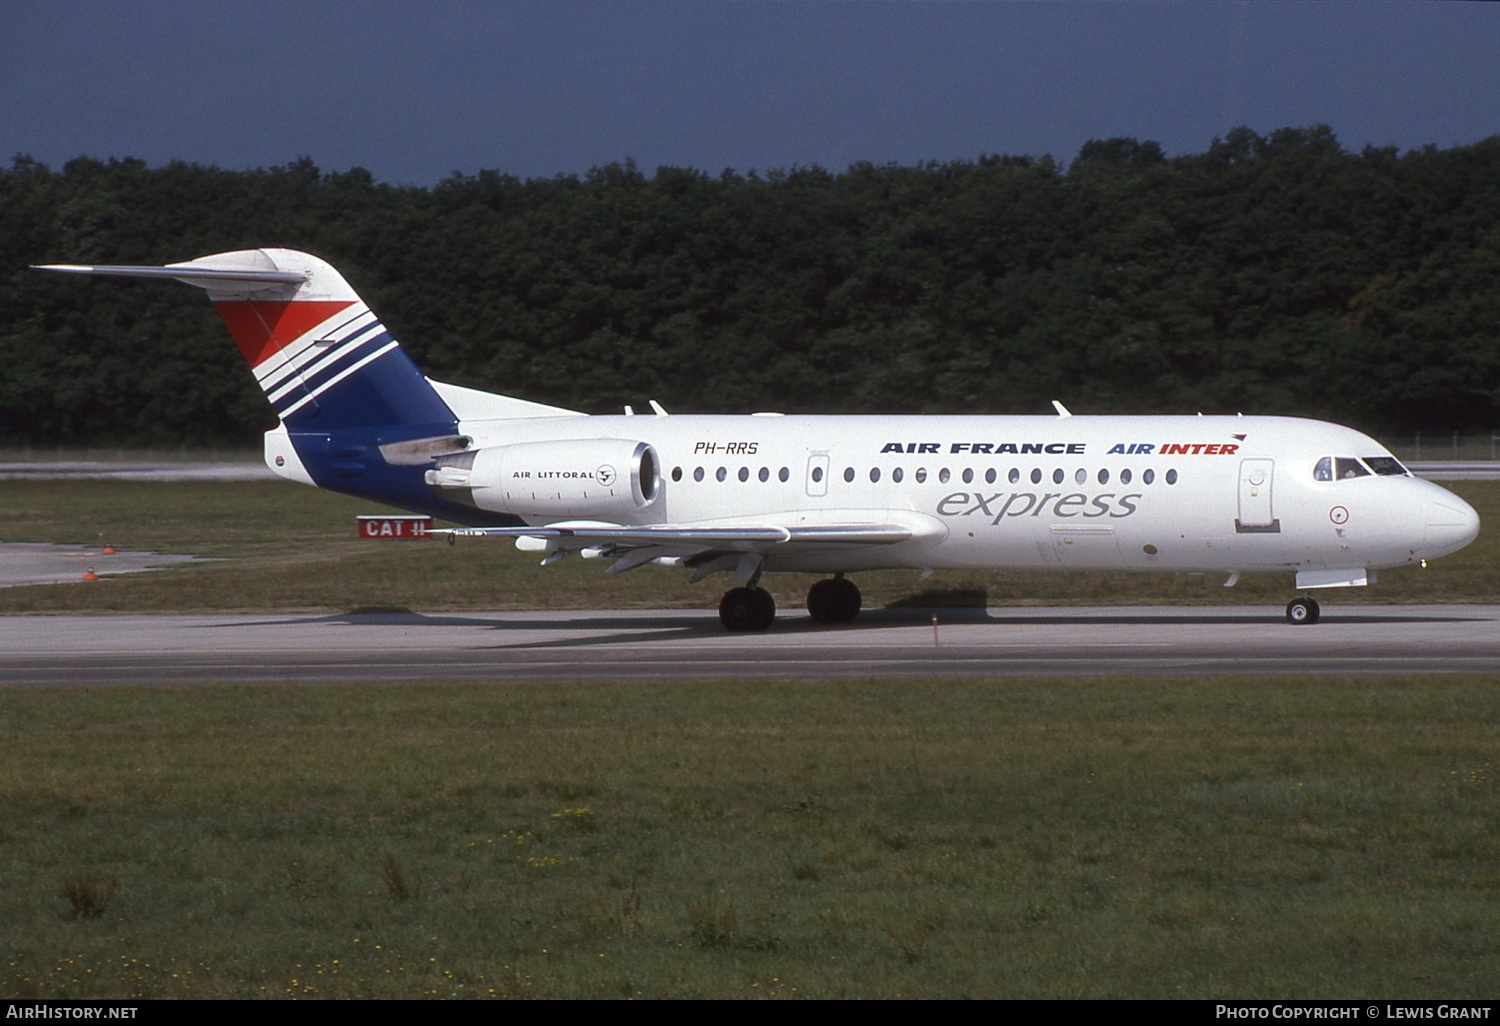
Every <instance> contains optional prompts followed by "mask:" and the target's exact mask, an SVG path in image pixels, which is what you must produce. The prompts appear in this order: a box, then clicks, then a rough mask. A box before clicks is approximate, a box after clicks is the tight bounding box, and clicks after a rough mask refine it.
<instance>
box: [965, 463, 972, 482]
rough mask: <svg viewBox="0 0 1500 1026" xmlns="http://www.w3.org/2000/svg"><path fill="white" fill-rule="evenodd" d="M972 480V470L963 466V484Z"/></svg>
mask: <svg viewBox="0 0 1500 1026" xmlns="http://www.w3.org/2000/svg"><path fill="white" fill-rule="evenodd" d="M973 480H974V471H972V470H970V469H969V468H968V467H965V468H964V484H969V483H970V482H972V481H973Z"/></svg>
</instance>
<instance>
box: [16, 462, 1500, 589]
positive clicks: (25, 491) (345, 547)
mask: <svg viewBox="0 0 1500 1026" xmlns="http://www.w3.org/2000/svg"><path fill="white" fill-rule="evenodd" d="M1450 487H1451V488H1452V490H1453V491H1455V492H1457V493H1458V494H1460V495H1462V496H1463V497H1464V498H1466V499H1467V500H1468V501H1469V502H1471V503H1472V504H1473V505H1474V506H1475V508H1476V509H1478V510H1479V513H1480V516H1481V518H1482V519H1483V520H1484V522H1485V523H1488V524H1494V523H1497V522H1500V482H1454V483H1452V484H1451V485H1450ZM372 511H374V508H373V507H372V504H370V503H367V502H363V501H360V500H353V499H347V498H343V497H341V496H337V495H332V494H329V493H326V492H320V491H317V490H314V489H311V488H306V487H303V486H300V485H295V484H289V483H286V482H279V481H278V482H236V483H212V484H204V483H169V484H145V483H131V482H120V481H0V539H3V540H5V541H38V542H59V543H64V544H78V545H93V544H95V543H96V542H97V540H98V538H99V536H100V534H101V533H102V534H103V535H104V536H105V537H106V539H107V540H108V541H110V542H112V543H113V544H115V545H117V546H120V547H124V548H132V549H147V550H152V551H157V552H187V553H191V554H194V555H200V556H206V557H212V558H213V559H214V560H215V562H212V563H203V564H197V565H192V566H184V567H180V568H176V569H172V570H163V571H158V572H155V573H152V574H145V575H139V574H138V575H131V576H128V577H123V578H118V579H113V580H103V581H99V582H95V583H91V584H89V585H88V586H87V587H84V586H82V585H79V584H68V585H45V586H32V587H25V588H8V589H0V614H3V613H43V612H113V611H120V612H141V611H163V612H167V611H173V612H190V611H199V610H277V611H294V610H307V611H320V612H321V611H345V610H350V609H356V608H410V609H419V610H423V611H437V610H466V609H467V610H472V609H518V608H525V609H581V608H632V607H635V608H639V607H652V608H663V607H664V608H673V607H675V608H699V607H711V606H714V605H716V604H717V602H718V598H719V594H720V592H721V591H722V590H723V587H724V586H727V585H724V584H723V582H725V581H727V577H723V576H722V575H721V576H719V577H715V578H711V579H710V580H709V581H706V582H704V583H703V584H700V585H689V584H687V575H686V573H685V572H682V571H673V570H665V569H661V568H657V567H644V568H641V569H639V570H636V571H632V572H631V573H628V574H624V575H622V576H620V577H607V576H605V575H604V573H603V566H604V564H602V563H600V562H597V561H584V560H580V559H569V560H564V561H563V562H561V563H559V564H557V565H556V566H553V567H548V568H546V569H542V568H540V567H538V566H537V557H536V556H535V555H534V554H529V553H521V552H518V551H516V549H515V548H514V547H513V545H512V544H511V543H510V542H508V541H500V540H493V541H492V540H484V539H463V540H461V541H460V542H459V543H458V544H457V545H456V546H454V547H452V548H450V547H449V546H447V545H444V544H443V543H441V542H437V541H433V542H389V543H380V542H367V541H361V540H359V539H358V538H356V537H354V516H355V514H357V513H368V512H372ZM1497 577H1500V536H1497V535H1496V534H1495V533H1494V532H1493V531H1485V532H1483V533H1481V535H1480V537H1479V539H1478V540H1477V541H1476V542H1474V543H1473V544H1472V545H1470V546H1469V547H1467V548H1465V549H1463V550H1461V551H1459V552H1457V553H1455V554H1453V555H1451V556H1447V557H1445V558H1443V559H1440V560H1437V561H1435V562H1434V563H1433V564H1432V565H1431V566H1430V567H1429V568H1428V569H1426V570H1420V569H1416V568H1400V569H1397V570H1388V571H1382V572H1381V577H1380V581H1379V583H1378V584H1377V585H1376V586H1375V587H1373V588H1369V589H1361V590H1359V591H1354V592H1347V593H1343V594H1340V595H1337V596H1330V599H1331V600H1333V601H1338V600H1340V599H1343V600H1345V601H1359V602H1372V601H1373V602H1489V601H1492V600H1493V598H1494V584H1493V582H1494V581H1495V580H1496V579H1497ZM814 579H815V578H813V577H810V576H806V575H786V574H772V575H768V576H767V577H766V578H765V580H764V581H763V583H764V584H765V585H766V586H768V587H769V588H770V590H771V591H772V594H773V595H774V596H775V598H776V601H777V604H778V605H779V606H780V607H782V608H784V609H795V608H800V607H801V606H802V603H803V600H804V598H805V596H806V592H807V588H808V586H809V585H810V584H811V582H812V581H813V580H814ZM858 582H859V585H860V587H861V589H862V590H863V591H864V595H865V604H866V606H869V607H875V606H882V605H887V604H892V603H902V604H924V605H945V604H947V605H953V604H963V605H975V604H986V603H987V604H989V605H994V606H1003V605H1021V604H1039V603H1041V604H1070V603H1072V604H1138V603H1160V604H1184V605H1187V604H1204V603H1211V604H1230V603H1241V604H1272V605H1280V604H1281V603H1283V602H1285V601H1286V599H1287V597H1288V595H1289V594H1290V592H1291V575H1289V574H1288V575H1279V574H1273V575H1247V576H1246V577H1245V578H1244V579H1243V580H1242V581H1241V582H1240V584H1239V585H1238V586H1237V587H1235V588H1232V589H1227V588H1223V587H1221V585H1222V583H1223V581H1222V578H1221V577H1220V576H1219V575H1213V576H1203V575H1190V574H1125V573H1115V574H1110V573H1066V574H1064V573H979V572H963V573H961V572H940V573H938V574H936V575H935V576H933V577H932V578H931V579H929V580H928V581H925V582H920V583H919V582H918V580H917V575H916V574H915V573H914V572H912V571H889V572H881V573H868V574H860V575H858ZM1346 596H1347V597H1346Z"/></svg>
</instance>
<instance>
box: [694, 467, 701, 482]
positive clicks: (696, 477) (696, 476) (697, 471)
mask: <svg viewBox="0 0 1500 1026" xmlns="http://www.w3.org/2000/svg"><path fill="white" fill-rule="evenodd" d="M693 480H694V481H702V480H703V468H702V467H694V468H693Z"/></svg>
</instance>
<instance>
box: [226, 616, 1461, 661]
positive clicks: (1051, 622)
mask: <svg viewBox="0 0 1500 1026" xmlns="http://www.w3.org/2000/svg"><path fill="white" fill-rule="evenodd" d="M1403 608H1404V607H1401V606H1392V607H1390V609H1391V611H1390V612H1389V613H1385V612H1359V613H1353V612H1350V613H1341V612H1339V611H1338V610H1337V609H1336V608H1335V609H1325V610H1324V613H1323V619H1322V620H1321V622H1320V623H1319V624H1317V625H1316V626H1313V627H1311V628H1308V629H1310V630H1318V629H1326V628H1329V627H1338V626H1342V625H1353V624H1397V623H1401V624H1409V623H1463V622H1473V621H1483V620H1486V619H1488V618H1487V617H1483V616H1474V615H1463V614H1453V615H1443V614H1436V613H1421V614H1414V613H1409V612H1406V613H1403V612H1402V610H1403ZM934 614H936V616H937V620H938V626H939V629H941V628H942V627H943V626H955V625H961V624H962V625H972V624H988V625H992V626H996V627H1005V626H1012V627H1025V626H1038V625H1042V626H1072V627H1084V628H1086V627H1090V626H1105V625H1110V626H1118V625H1138V626H1143V627H1150V626H1156V627H1162V626H1205V627H1213V626H1227V625H1235V624H1238V625H1245V624H1281V625H1284V626H1287V627H1288V628H1289V629H1290V625H1287V624H1286V623H1285V617H1284V616H1283V615H1282V612H1281V610H1280V609H1279V608H1275V607H1272V608H1268V609H1258V608H1251V609H1244V610H1242V611H1241V610H1236V611H1234V612H1226V611H1222V610H1216V611H1214V612H1211V613H1198V612H1192V611H1191V607H1182V608H1181V611H1178V610H1176V609H1174V610H1172V611H1171V612H1150V613H1142V612H1130V611H1128V610H1123V609H1122V610H1121V611H1120V612H1099V611H1097V610H1096V609H1095V610H1090V611H1086V612H1085V611H1080V612H1076V613H1070V612H1062V611H1059V612H1053V613H1047V614H1045V615H1040V616H1037V615H1021V614H1018V613H1012V612H1009V611H1007V610H1006V609H1005V608H1003V607H997V608H990V609H985V608H977V607H976V608H963V607H944V608H941V609H933V608H917V607H895V608H885V609H868V610H865V611H863V612H861V613H860V616H859V619H858V620H856V621H854V622H853V623H849V624H839V625H827V624H820V623H817V622H815V621H814V620H813V619H812V618H811V617H810V616H808V615H807V614H806V613H804V612H802V611H801V610H797V611H795V612H790V613H788V614H786V615H783V616H781V617H778V618H777V620H776V622H775V624H774V625H772V627H771V628H770V629H769V630H767V631H765V632H763V633H745V634H730V633H728V632H726V631H725V630H724V628H723V626H722V625H721V624H720V623H719V620H718V617H717V616H714V615H712V614H711V613H710V612H708V611H706V610H660V611H652V612H650V613H647V614H637V615H618V616H612V615H603V616H588V617H580V616H578V614H577V613H576V612H575V611H573V610H555V611H554V610H547V611H533V612H530V613H524V614H518V615H509V616H506V617H505V618H503V619H500V618H496V617H493V616H485V615H484V614H478V615H465V614H454V613H447V614H428V613H413V612H402V611H392V612H370V613H364V612H354V613H330V614H328V615H326V616H318V617H288V618H285V619H281V620H272V621H266V620H258V621H256V622H255V625H257V626H267V625H270V626H296V625H301V624H347V625H349V626H364V627H369V626H378V627H393V628H402V629H406V630H412V629H424V628H441V627H468V628H475V627H478V628H483V629H488V630H495V631H507V632H510V631H523V630H524V631H580V630H587V631H590V632H594V631H603V632H605V633H602V634H596V633H591V634H590V635H588V636H586V637H576V636H575V637H560V638H547V639H544V640H535V641H514V642H498V643H496V644H493V645H486V646H482V647H484V648H489V649H495V650H511V651H545V650H549V649H564V650H566V649H588V648H596V647H606V646H618V645H659V644H661V643H662V642H664V641H686V640H691V639H695V638H717V639H723V640H730V639H735V640H739V639H743V640H746V641H761V642H763V643H764V644H766V645H768V646H771V645H774V644H775V642H776V639H777V638H778V637H789V636H801V635H807V634H826V635H837V636H840V637H841V638H842V639H843V640H845V641H847V642H848V643H850V644H855V643H857V639H858V638H859V637H860V636H861V635H864V634H868V633H869V632H871V631H880V630H890V629H895V628H907V629H909V628H912V627H925V626H928V625H930V624H931V623H932V618H933V615H934ZM243 625H245V624H235V623H228V622H226V623H219V624H210V625H205V626H204V629H212V628H215V627H233V626H243Z"/></svg>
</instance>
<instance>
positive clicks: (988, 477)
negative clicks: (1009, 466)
mask: <svg viewBox="0 0 1500 1026" xmlns="http://www.w3.org/2000/svg"><path fill="white" fill-rule="evenodd" d="M984 483H985V484H994V483H995V468H994V467H991V468H990V469H989V470H986V471H985V472H984Z"/></svg>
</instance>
